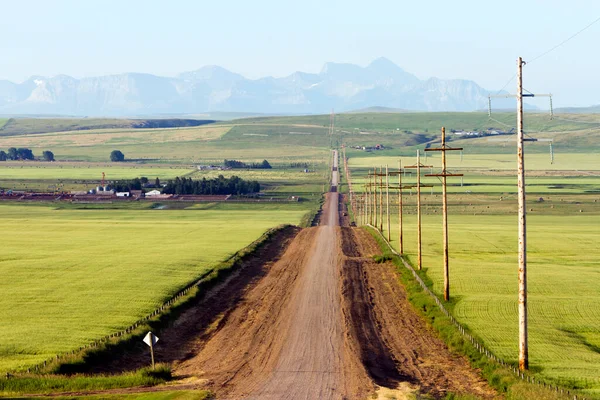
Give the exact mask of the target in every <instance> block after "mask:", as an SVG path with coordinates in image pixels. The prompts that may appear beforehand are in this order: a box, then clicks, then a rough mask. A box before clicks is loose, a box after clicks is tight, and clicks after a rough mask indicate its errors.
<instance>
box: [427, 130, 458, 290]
mask: <svg viewBox="0 0 600 400" xmlns="http://www.w3.org/2000/svg"><path fill="white" fill-rule="evenodd" d="M451 150H459V151H462V148H452V147H448V146H446V128H444V127H442V146H441V147H438V148H429V149H425V151H426V152H427V151H440V152H441V153H442V173H440V174H428V175H427V176H437V177H440V178H442V232H443V242H444V300H446V301H448V300H450V268H449V260H448V191H447V188H446V178H447V177H448V176H462V175H463V174H451V173H448V170H447V169H446V152H447V151H451ZM425 154H427V153H425Z"/></svg>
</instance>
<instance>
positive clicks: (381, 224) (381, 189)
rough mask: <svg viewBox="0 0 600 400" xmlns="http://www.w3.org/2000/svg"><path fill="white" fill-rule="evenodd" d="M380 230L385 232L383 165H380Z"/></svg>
mask: <svg viewBox="0 0 600 400" xmlns="http://www.w3.org/2000/svg"><path fill="white" fill-rule="evenodd" d="M379 231H380V232H383V167H382V166H379Z"/></svg>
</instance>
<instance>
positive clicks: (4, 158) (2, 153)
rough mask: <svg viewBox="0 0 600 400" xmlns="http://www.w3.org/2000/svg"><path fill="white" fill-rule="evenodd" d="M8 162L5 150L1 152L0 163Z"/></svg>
mask: <svg viewBox="0 0 600 400" xmlns="http://www.w3.org/2000/svg"><path fill="white" fill-rule="evenodd" d="M6 160H8V154H6V152H5V151H4V150H0V161H6Z"/></svg>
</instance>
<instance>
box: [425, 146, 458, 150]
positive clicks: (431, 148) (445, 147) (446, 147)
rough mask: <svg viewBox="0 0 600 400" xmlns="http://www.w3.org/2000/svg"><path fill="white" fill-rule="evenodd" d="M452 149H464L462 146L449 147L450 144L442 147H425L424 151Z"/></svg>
mask: <svg viewBox="0 0 600 400" xmlns="http://www.w3.org/2000/svg"><path fill="white" fill-rule="evenodd" d="M453 150H461V151H462V150H464V149H463V148H462V147H450V146H442V147H430V148H428V149H425V151H453Z"/></svg>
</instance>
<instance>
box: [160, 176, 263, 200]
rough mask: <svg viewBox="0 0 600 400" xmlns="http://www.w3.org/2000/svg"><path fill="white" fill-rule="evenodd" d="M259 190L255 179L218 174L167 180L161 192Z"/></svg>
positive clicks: (246, 191) (208, 193) (209, 193)
mask: <svg viewBox="0 0 600 400" xmlns="http://www.w3.org/2000/svg"><path fill="white" fill-rule="evenodd" d="M258 192H260V184H259V183H258V182H257V181H246V180H244V179H242V178H240V177H237V176H232V177H231V178H225V177H224V176H223V175H219V176H218V177H217V178H212V179H206V178H202V180H193V179H192V178H179V177H177V178H175V180H170V181H168V182H167V185H166V186H165V188H164V190H163V193H166V194H196V195H211V194H235V195H240V194H250V193H258Z"/></svg>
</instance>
